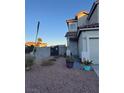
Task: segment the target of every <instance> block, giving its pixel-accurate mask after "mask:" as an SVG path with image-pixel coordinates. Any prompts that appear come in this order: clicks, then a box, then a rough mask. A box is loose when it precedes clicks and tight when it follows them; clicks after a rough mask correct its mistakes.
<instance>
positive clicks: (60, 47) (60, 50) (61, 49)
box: [59, 45, 66, 56]
mask: <svg viewBox="0 0 124 93" xmlns="http://www.w3.org/2000/svg"><path fill="white" fill-rule="evenodd" d="M65 53H66V46H65V45H59V55H62V56H64V55H65Z"/></svg>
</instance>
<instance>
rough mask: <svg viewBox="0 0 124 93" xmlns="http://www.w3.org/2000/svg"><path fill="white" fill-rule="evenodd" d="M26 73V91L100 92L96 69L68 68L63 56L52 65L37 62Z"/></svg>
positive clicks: (31, 92) (47, 92)
mask: <svg viewBox="0 0 124 93" xmlns="http://www.w3.org/2000/svg"><path fill="white" fill-rule="evenodd" d="M25 73H26V74H25V80H26V81H25V91H26V92H25V93H99V78H98V77H97V75H96V73H95V72H94V71H89V72H86V71H81V70H77V69H68V68H67V67H66V66H65V59H64V58H62V57H60V58H57V60H56V62H55V64H54V65H51V66H41V65H39V64H35V65H34V66H33V67H32V70H31V71H26V72H25Z"/></svg>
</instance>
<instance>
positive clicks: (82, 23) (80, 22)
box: [78, 15, 87, 26]
mask: <svg viewBox="0 0 124 93" xmlns="http://www.w3.org/2000/svg"><path fill="white" fill-rule="evenodd" d="M86 19H87V15H85V16H82V17H81V18H79V19H78V26H83V25H86V22H87V21H86Z"/></svg>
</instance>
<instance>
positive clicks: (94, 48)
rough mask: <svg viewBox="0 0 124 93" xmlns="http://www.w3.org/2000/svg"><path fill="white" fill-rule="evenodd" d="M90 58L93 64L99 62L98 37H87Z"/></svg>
mask: <svg viewBox="0 0 124 93" xmlns="http://www.w3.org/2000/svg"><path fill="white" fill-rule="evenodd" d="M89 49H90V50H89V52H90V59H91V60H92V61H93V63H94V64H99V38H98V37H92V38H89Z"/></svg>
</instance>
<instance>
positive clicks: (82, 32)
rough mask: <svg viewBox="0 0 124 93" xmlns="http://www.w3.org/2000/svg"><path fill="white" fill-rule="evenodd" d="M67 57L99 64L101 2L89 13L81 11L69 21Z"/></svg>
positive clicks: (95, 3) (94, 5) (95, 4)
mask: <svg viewBox="0 0 124 93" xmlns="http://www.w3.org/2000/svg"><path fill="white" fill-rule="evenodd" d="M66 22H67V26H68V30H69V31H68V32H67V33H66V35H65V36H66V37H67V55H72V56H75V55H76V56H79V58H81V60H83V59H84V58H86V59H90V60H93V63H94V64H99V2H98V1H96V2H94V4H93V6H92V8H91V10H90V12H89V13H87V12H84V11H81V12H79V13H77V15H76V16H75V18H74V19H70V20H67V21H66Z"/></svg>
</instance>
